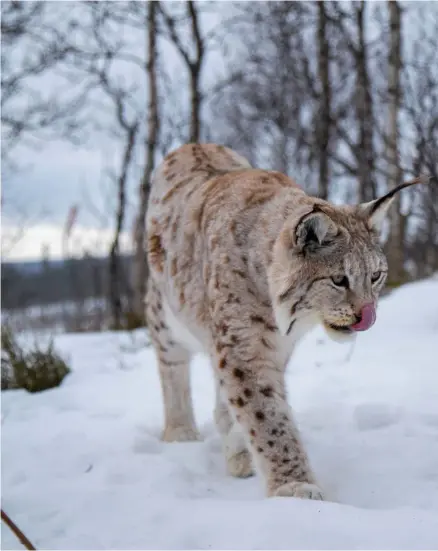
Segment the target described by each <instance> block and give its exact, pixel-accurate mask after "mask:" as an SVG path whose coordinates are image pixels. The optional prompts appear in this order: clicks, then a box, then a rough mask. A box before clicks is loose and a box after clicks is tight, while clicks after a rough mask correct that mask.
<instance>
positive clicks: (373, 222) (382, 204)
mask: <svg viewBox="0 0 438 551" xmlns="http://www.w3.org/2000/svg"><path fill="white" fill-rule="evenodd" d="M429 180H430V177H429V176H419V177H418V178H414V179H413V180H410V181H409V182H405V183H404V184H400V185H399V186H397V187H395V188H394V189H391V191H389V192H388V193H387V194H386V195H384V196H383V197H380V198H379V199H375V200H374V201H370V202H369V203H362V204H361V205H359V206H358V209H359V212H360V214H361V215H362V216H365V218H366V220H367V224H368V227H369V228H370V229H374V230H377V231H380V229H381V227H382V223H383V220H384V219H385V216H386V215H387V213H388V209H389V207H390V206H391V204H392V202H393V201H394V199H395V196H396V194H397V193H398V192H399V191H401V190H402V189H404V188H406V187H409V186H413V185H415V184H426V183H427V182H428V181H429Z"/></svg>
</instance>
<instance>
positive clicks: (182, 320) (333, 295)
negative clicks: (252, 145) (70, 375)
mask: <svg viewBox="0 0 438 551" xmlns="http://www.w3.org/2000/svg"><path fill="white" fill-rule="evenodd" d="M418 181H420V179H416V180H413V181H412V182H407V183H405V184H401V185H400V186H398V187H397V188H395V189H393V190H392V191H390V192H389V193H388V194H387V195H385V196H384V197H381V198H380V199H377V200H375V201H372V202H370V203H366V204H361V205H358V206H346V205H344V206H335V205H333V204H331V203H329V202H326V201H323V200H321V199H317V198H315V197H310V196H308V195H306V193H305V192H304V191H303V190H302V189H301V188H300V187H299V186H298V185H297V184H295V183H294V182H293V181H292V180H291V179H290V178H288V177H287V176H285V175H284V174H281V173H279V172H276V171H270V170H259V169H255V168H252V167H251V166H250V164H249V163H248V161H247V160H246V159H244V158H243V157H241V156H240V155H238V154H237V153H236V152H234V151H232V150H230V149H228V148H226V147H224V146H220V145H214V144H188V145H184V146H182V147H180V148H179V149H177V150H175V151H174V152H172V153H170V154H169V155H168V156H167V157H166V158H165V159H164V161H163V162H162V164H161V165H160V166H159V167H158V168H157V170H156V172H155V174H154V177H153V181H152V185H151V194H150V199H149V207H148V213H147V235H148V242H147V247H148V261H149V266H150V278H149V282H148V291H147V296H146V316H147V320H148V327H149V330H150V334H151V338H152V341H153V344H154V348H155V350H156V353H157V358H158V364H159V371H160V378H161V385H162V393H163V398H164V410H165V428H164V432H163V435H162V438H163V440H164V441H167V442H173V441H189V440H197V439H198V438H199V433H198V430H197V428H196V424H195V418H194V413H193V407H192V400H191V394H190V382H189V362H190V357H191V355H192V354H194V353H197V352H203V353H206V354H207V355H208V356H209V358H210V359H211V363H212V366H213V372H214V379H215V383H216V405H215V412H214V417H215V422H216V425H217V428H218V431H219V433H220V435H221V440H222V445H223V451H224V455H225V459H226V464H227V470H228V472H229V474H231V475H233V476H236V477H248V476H250V475H252V474H253V472H254V470H255V471H257V473H258V474H259V476H260V477H261V479H262V480H263V482H264V485H265V489H266V494H267V495H268V496H295V497H300V498H309V499H324V496H323V491H322V490H321V488H320V487H319V485H318V482H317V480H316V478H315V475H314V474H313V472H312V469H311V466H310V463H309V459H308V456H307V454H306V452H305V450H304V449H303V445H302V443H301V440H300V436H299V432H298V429H297V427H296V425H295V423H294V420H293V416H292V412H291V409H290V407H289V404H288V400H287V394H286V388H285V379H284V372H285V368H286V365H287V363H288V360H289V358H290V356H291V353H292V351H293V349H294V346H295V345H296V344H297V342H298V341H299V339H300V338H301V337H302V336H303V335H304V334H305V333H306V332H307V331H309V329H311V328H312V327H314V326H315V325H316V324H318V323H322V325H323V326H324V328H325V329H326V331H327V332H328V334H329V335H330V336H331V337H333V338H335V339H336V340H347V339H352V338H354V336H355V335H356V333H357V332H359V331H365V330H367V329H369V328H370V327H371V326H372V325H373V323H374V321H375V319H376V302H377V298H378V295H379V291H380V290H381V289H382V287H383V285H384V282H385V279H386V273H387V263H386V260H385V257H384V254H383V253H382V250H381V247H380V245H379V227H380V224H381V222H382V220H383V218H384V216H385V213H386V211H387V209H388V207H389V205H390V204H391V201H392V199H393V197H394V195H395V193H396V192H398V191H399V190H400V189H402V188H404V187H406V186H408V185H411V184H413V183H417V182H418Z"/></svg>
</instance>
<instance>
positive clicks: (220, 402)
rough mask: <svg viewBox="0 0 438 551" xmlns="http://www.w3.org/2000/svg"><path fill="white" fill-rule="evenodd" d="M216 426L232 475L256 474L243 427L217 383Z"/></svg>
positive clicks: (242, 476)
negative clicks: (237, 420) (234, 415)
mask: <svg viewBox="0 0 438 551" xmlns="http://www.w3.org/2000/svg"><path fill="white" fill-rule="evenodd" d="M214 418H215V421H216V426H217V428H218V431H219V433H220V435H221V438H222V447H223V451H224V455H225V459H226V462H227V470H228V473H229V474H230V475H231V476H236V477H239V478H246V477H248V476H252V475H253V474H254V469H253V465H252V459H251V454H250V452H249V450H248V447H247V444H246V441H245V436H244V433H243V429H242V427H241V426H240V425H239V423H237V422H236V421H235V420H234V419H233V417H232V416H231V414H230V412H229V409H228V405H227V400H226V398H225V399H224V396H223V394H222V392H221V391H220V388H219V385H216V408H215V411H214Z"/></svg>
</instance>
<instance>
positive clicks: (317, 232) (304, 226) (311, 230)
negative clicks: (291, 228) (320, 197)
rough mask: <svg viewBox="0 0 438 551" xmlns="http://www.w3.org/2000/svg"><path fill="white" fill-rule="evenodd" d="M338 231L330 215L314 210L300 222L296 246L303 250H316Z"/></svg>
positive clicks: (296, 231) (296, 233) (296, 232)
mask: <svg viewBox="0 0 438 551" xmlns="http://www.w3.org/2000/svg"><path fill="white" fill-rule="evenodd" d="M336 233H337V228H336V225H335V223H334V222H333V220H332V219H331V218H330V217H329V216H327V215H326V214H324V213H323V212H312V213H310V214H308V215H306V216H304V217H303V218H302V219H301V220H300V222H299V223H298V225H297V227H296V229H295V246H296V247H297V248H298V249H299V250H301V251H303V250H307V251H309V252H315V251H316V250H317V249H319V248H320V247H322V246H324V244H325V242H326V241H328V240H330V237H332V236H334V235H336Z"/></svg>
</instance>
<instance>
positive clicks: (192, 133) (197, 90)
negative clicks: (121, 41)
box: [159, 0, 206, 142]
mask: <svg viewBox="0 0 438 551" xmlns="http://www.w3.org/2000/svg"><path fill="white" fill-rule="evenodd" d="M185 6H186V12H187V19H188V21H189V23H190V36H191V41H192V42H193V44H194V48H195V55H194V56H192V55H191V54H190V46H189V44H186V42H185V40H184V39H183V38H182V36H180V34H179V33H178V24H177V20H176V18H175V17H174V16H172V15H170V13H169V12H168V11H167V9H165V8H164V6H163V4H160V5H159V10H160V12H161V14H162V16H163V19H164V22H165V24H166V28H167V31H168V33H169V37H170V39H171V41H172V42H173V44H174V45H175V47H176V48H177V50H178V52H179V53H180V55H181V57H182V59H183V60H184V64H185V65H186V67H187V70H188V72H189V78H190V128H189V137H188V141H189V142H199V140H200V138H201V107H202V99H203V97H202V92H201V70H202V66H203V63H204V60H205V53H206V46H205V41H204V38H203V37H202V35H201V29H200V22H199V13H198V7H197V4H196V3H195V2H193V1H190V0H189V1H187V2H185Z"/></svg>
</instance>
